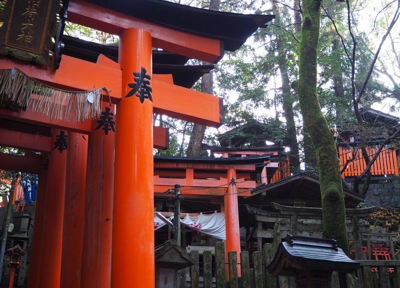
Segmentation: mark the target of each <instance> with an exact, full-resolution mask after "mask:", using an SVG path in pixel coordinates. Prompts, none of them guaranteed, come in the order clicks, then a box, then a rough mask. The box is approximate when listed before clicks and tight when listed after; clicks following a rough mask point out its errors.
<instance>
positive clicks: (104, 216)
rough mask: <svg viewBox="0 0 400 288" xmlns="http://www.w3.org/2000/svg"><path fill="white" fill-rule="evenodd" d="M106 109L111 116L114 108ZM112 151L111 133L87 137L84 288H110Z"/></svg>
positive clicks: (112, 140) (99, 133)
mask: <svg viewBox="0 0 400 288" xmlns="http://www.w3.org/2000/svg"><path fill="white" fill-rule="evenodd" d="M108 105H109V104H108V103H107V106H108ZM109 108H110V112H112V113H114V110H115V109H114V105H112V106H111V107H109ZM104 110H105V106H104V103H103V107H102V111H104ZM93 125H94V127H96V126H97V122H96V121H93ZM114 149H115V132H112V131H109V132H108V134H107V135H105V133H104V131H103V130H101V129H99V130H94V131H92V132H91V133H90V135H89V149H88V162H87V175H88V177H87V178H86V195H85V197H86V199H85V203H86V204H85V232H84V237H83V256H82V281H81V287H84V288H110V285H111V249H112V246H111V244H112V242H111V240H112V216H113V215H112V209H113V198H114V160H115V157H114Z"/></svg>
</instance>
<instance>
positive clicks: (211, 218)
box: [154, 212, 226, 240]
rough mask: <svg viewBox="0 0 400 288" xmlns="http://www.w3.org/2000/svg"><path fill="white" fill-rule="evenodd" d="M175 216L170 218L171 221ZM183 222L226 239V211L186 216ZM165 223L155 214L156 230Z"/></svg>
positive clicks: (200, 230)
mask: <svg viewBox="0 0 400 288" xmlns="http://www.w3.org/2000/svg"><path fill="white" fill-rule="evenodd" d="M173 218H174V216H171V217H170V218H168V219H169V220H170V221H171V222H172V220H173ZM181 223H183V224H185V225H186V226H188V227H189V228H191V229H193V230H195V231H199V232H201V233H204V234H207V235H210V236H213V237H215V238H217V239H221V240H225V239H226V230H225V213H217V212H215V213H213V214H202V213H200V214H199V215H196V216H190V215H189V214H186V216H185V217H184V218H183V219H181ZM164 225H165V223H164V222H163V221H161V220H160V219H159V218H158V217H157V216H156V215H154V230H157V229H160V228H161V227H163V226H164Z"/></svg>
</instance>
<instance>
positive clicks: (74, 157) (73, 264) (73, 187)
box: [60, 132, 88, 288]
mask: <svg viewBox="0 0 400 288" xmlns="http://www.w3.org/2000/svg"><path fill="white" fill-rule="evenodd" d="M87 148H88V136H87V135H82V134H80V133H74V132H69V137H68V151H67V152H68V154H67V175H66V185H65V200H64V225H63V241H62V261H61V285H60V287H61V288H70V287H74V288H75V287H76V288H79V287H81V286H80V285H81V274H82V272H81V267H82V246H83V231H84V209H85V189H86V163H87Z"/></svg>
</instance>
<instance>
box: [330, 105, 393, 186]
mask: <svg viewBox="0 0 400 288" xmlns="http://www.w3.org/2000/svg"><path fill="white" fill-rule="evenodd" d="M360 112H361V115H362V118H363V120H364V121H365V122H366V123H368V125H369V127H368V128H365V127H364V128H359V127H358V130H357V127H356V128H355V129H352V130H351V129H348V128H346V127H343V129H344V131H342V132H341V133H339V135H338V136H339V137H338V139H337V141H338V143H337V146H338V154H339V161H340V169H341V170H342V177H343V178H344V179H346V181H348V182H351V181H353V179H354V178H355V177H357V176H360V175H361V174H362V173H363V172H364V170H365V168H366V164H365V160H364V158H363V155H362V151H361V145H366V150H367V153H368V155H369V157H370V159H372V158H373V157H374V155H375V154H378V156H377V159H376V160H375V162H374V163H373V164H372V166H371V170H370V171H371V175H372V178H371V181H373V182H378V181H381V180H387V179H388V177H391V176H399V156H398V151H397V148H396V147H395V145H392V142H394V141H397V139H398V137H399V136H398V135H397V130H398V129H399V123H400V118H398V117H394V116H392V115H390V114H386V113H383V112H381V111H377V110H374V109H371V108H367V109H362V110H361V111H360ZM390 135H394V137H392V136H390ZM389 136H390V137H391V138H392V139H391V140H390V141H388V142H387V143H386V145H384V146H383V147H382V149H381V150H380V151H378V149H379V148H380V146H381V145H382V143H384V142H385V141H386V139H389Z"/></svg>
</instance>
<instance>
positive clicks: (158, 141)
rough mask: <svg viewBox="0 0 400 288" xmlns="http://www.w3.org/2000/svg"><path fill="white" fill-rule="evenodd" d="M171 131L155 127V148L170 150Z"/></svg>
mask: <svg viewBox="0 0 400 288" xmlns="http://www.w3.org/2000/svg"><path fill="white" fill-rule="evenodd" d="M168 146H169V130H168V128H163V127H159V126H154V127H153V148H156V149H168Z"/></svg>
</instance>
